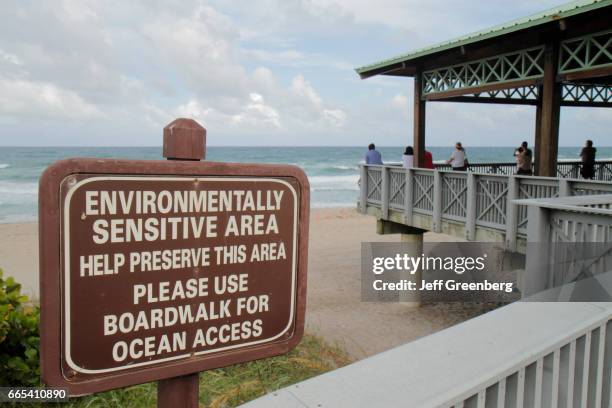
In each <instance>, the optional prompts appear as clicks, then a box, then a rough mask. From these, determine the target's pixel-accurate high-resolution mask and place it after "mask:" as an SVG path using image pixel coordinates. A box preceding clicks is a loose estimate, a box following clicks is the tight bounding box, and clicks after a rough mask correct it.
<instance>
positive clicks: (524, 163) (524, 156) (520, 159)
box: [514, 142, 533, 176]
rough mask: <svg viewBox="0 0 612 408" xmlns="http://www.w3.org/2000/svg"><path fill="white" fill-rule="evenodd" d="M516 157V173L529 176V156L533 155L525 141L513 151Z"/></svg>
mask: <svg viewBox="0 0 612 408" xmlns="http://www.w3.org/2000/svg"><path fill="white" fill-rule="evenodd" d="M514 157H516V167H517V169H516V174H519V175H524V176H531V175H532V174H533V173H532V170H531V158H532V157H533V155H532V153H531V149H530V148H529V147H527V142H523V143H521V145H520V146H519V148H518V149H516V150H515V151H514Z"/></svg>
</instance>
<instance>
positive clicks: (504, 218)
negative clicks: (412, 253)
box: [360, 165, 612, 250]
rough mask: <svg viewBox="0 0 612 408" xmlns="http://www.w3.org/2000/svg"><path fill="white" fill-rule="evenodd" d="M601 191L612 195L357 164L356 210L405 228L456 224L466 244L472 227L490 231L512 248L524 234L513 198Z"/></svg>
mask: <svg viewBox="0 0 612 408" xmlns="http://www.w3.org/2000/svg"><path fill="white" fill-rule="evenodd" d="M605 193H612V183H610V182H605V181H590V180H577V179H563V178H554V177H532V176H514V175H500V174H479V173H473V172H455V171H444V170H443V171H441V170H428V169H404V168H401V167H397V166H378V165H362V167H361V198H360V209H361V212H363V213H365V212H367V210H368V207H373V208H377V209H379V210H380V217H381V218H382V219H389V216H390V213H392V212H393V213H396V214H401V215H402V218H403V222H404V223H405V224H407V225H413V217H414V216H415V215H421V216H426V217H431V219H432V220H431V221H432V222H431V225H432V229H433V231H435V232H441V231H442V222H443V221H448V222H455V223H460V224H463V225H464V226H465V231H466V238H467V239H468V240H474V239H475V236H476V229H477V228H487V229H491V230H494V231H498V232H501V233H503V234H504V235H505V242H506V247H507V248H508V249H510V250H516V246H517V245H516V240H517V237H521V238H526V236H527V226H528V214H527V208H526V207H524V206H519V205H517V204H516V203H514V200H517V199H536V198H554V197H568V196H574V195H595V194H605Z"/></svg>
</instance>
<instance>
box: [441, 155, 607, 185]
mask: <svg viewBox="0 0 612 408" xmlns="http://www.w3.org/2000/svg"><path fill="white" fill-rule="evenodd" d="M434 166H435V168H436V169H437V170H452V168H451V166H450V165H448V164H434ZM581 166H582V162H580V161H560V162H558V163H557V177H563V178H576V179H577V178H580V177H581V176H580V168H581ZM594 169H595V173H594V176H593V180H600V181H612V160H600V161H597V162H595V167H594ZM469 170H470V171H473V172H474V173H485V174H505V175H511V174H515V173H516V162H505V163H470V165H469Z"/></svg>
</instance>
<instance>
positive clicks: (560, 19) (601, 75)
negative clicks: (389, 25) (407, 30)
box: [356, 0, 612, 177]
mask: <svg viewBox="0 0 612 408" xmlns="http://www.w3.org/2000/svg"><path fill="white" fill-rule="evenodd" d="M356 71H357V73H358V74H359V75H360V77H361V78H364V79H365V78H369V77H372V76H374V75H391V76H406V77H414V131H413V137H414V142H413V144H414V150H415V166H416V167H419V166H420V165H421V164H422V163H423V155H424V151H425V109H426V105H427V102H428V101H430V102H433V101H445V102H468V103H469V102H472V103H474V102H475V103H497V104H519V105H533V106H535V107H536V113H535V114H536V120H535V123H536V127H535V169H536V175H540V176H551V177H555V176H556V175H557V172H556V166H557V147H558V139H559V118H560V109H561V106H583V107H612V0H578V1H574V2H571V3H568V4H564V5H561V6H558V7H555V8H553V9H550V10H547V11H545V12H542V13H539V14H536V15H532V16H529V17H524V18H521V19H518V20H515V21H511V22H508V23H505V24H501V25H498V26H495V27H491V28H489V29H486V30H483V31H479V32H476V33H472V34H468V35H466V36H463V37H460V38H457V39H454V40H450V41H445V42H443V43H440V44H436V45H433V46H429V47H426V48H423V49H420V50H417V51H413V52H410V53H408V54H404V55H400V56H397V57H395V58H391V59H387V60H384V61H381V62H377V63H374V64H371V65H367V66H363V67H360V68H357V69H356Z"/></svg>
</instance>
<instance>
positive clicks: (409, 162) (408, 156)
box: [402, 146, 414, 169]
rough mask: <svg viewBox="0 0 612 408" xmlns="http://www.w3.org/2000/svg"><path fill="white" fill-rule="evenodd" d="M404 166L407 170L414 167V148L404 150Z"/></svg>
mask: <svg viewBox="0 0 612 408" xmlns="http://www.w3.org/2000/svg"><path fill="white" fill-rule="evenodd" d="M402 166H403V167H404V168H405V169H410V168H412V167H414V150H413V149H412V146H406V150H404V154H403V155H402Z"/></svg>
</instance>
